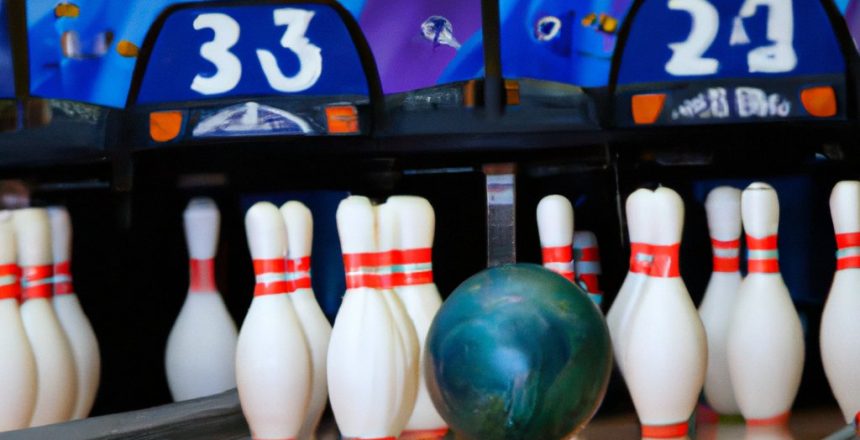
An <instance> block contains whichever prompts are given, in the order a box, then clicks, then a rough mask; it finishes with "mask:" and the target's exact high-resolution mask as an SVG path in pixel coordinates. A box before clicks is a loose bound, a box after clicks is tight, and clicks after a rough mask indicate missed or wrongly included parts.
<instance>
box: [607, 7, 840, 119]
mask: <svg viewBox="0 0 860 440" xmlns="http://www.w3.org/2000/svg"><path fill="white" fill-rule="evenodd" d="M630 20H631V22H630V23H629V26H630V28H629V33H628V34H627V38H626V40H625V42H624V46H623V53H622V54H621V57H620V64H619V66H618V72H617V86H618V93H617V97H618V98H619V99H618V100H617V103H618V119H619V120H618V123H619V124H621V125H628V124H631V123H632V124H639V125H641V124H651V123H664V124H685V123H694V124H700V123H716V122H741V121H747V120H758V121H761V120H779V119H786V118H833V117H842V116H844V114H845V113H844V106H845V99H844V89H845V83H844V75H845V61H844V58H843V55H842V52H841V47H840V44H839V41H838V40H837V37H836V34H835V33H834V31H833V28H832V25H831V23H830V19H829V17H828V14H827V12H826V11H825V10H824V7H823V6H822V4H821V2H819V1H813V0H720V1H715V0H671V1H664V0H644V1H642V2H641V3H640V5H639V8H638V10H636V12H635V14H634V15H633V16H631V17H630Z"/></svg>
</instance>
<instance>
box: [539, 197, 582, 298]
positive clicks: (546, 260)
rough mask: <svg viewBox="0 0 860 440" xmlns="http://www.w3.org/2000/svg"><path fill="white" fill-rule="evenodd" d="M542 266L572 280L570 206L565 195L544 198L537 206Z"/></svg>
mask: <svg viewBox="0 0 860 440" xmlns="http://www.w3.org/2000/svg"><path fill="white" fill-rule="evenodd" d="M537 224H538V236H539V238H540V246H541V256H542V257H543V258H542V259H543V267H545V268H547V269H549V270H551V271H553V272H555V273H557V274H559V275H561V276H563V277H565V278H567V279H568V280H570V282H572V283H575V282H576V277H575V273H574V265H573V247H572V246H573V205H571V204H570V201H569V200H567V198H566V197H564V196H560V195H551V196H546V197H544V198H543V199H542V200H541V201H540V203H538V207H537Z"/></svg>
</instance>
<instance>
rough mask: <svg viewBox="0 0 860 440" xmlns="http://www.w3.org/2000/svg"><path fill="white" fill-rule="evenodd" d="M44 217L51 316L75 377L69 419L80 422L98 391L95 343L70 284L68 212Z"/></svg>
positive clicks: (98, 361) (98, 363)
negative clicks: (49, 261)
mask: <svg viewBox="0 0 860 440" xmlns="http://www.w3.org/2000/svg"><path fill="white" fill-rule="evenodd" d="M48 216H49V217H50V219H51V237H52V240H51V243H52V247H53V254H54V299H53V302H54V313H56V315H57V319H59V321H60V326H62V328H63V331H65V332H66V337H67V338H68V339H69V345H70V346H71V348H72V356H73V357H74V359H75V372H76V373H77V383H78V390H77V393H76V395H77V400H76V401H75V409H74V411H73V412H72V419H73V420H74V419H83V418H86V417H87V416H88V415H89V414H90V410H91V409H92V407H93V401H95V399H96V392H98V390H99V378H100V375H101V356H100V355H99V341H98V339H96V334H95V332H94V331H93V327H92V325H91V324H90V320H89V319H87V315H85V314H84V310H83V309H82V308H81V303H80V301H79V300H78V295H76V294H75V289H74V286H73V284H72V271H71V260H72V223H71V220H70V219H69V212H68V211H67V210H66V208H64V207H59V206H58V207H52V208H48Z"/></svg>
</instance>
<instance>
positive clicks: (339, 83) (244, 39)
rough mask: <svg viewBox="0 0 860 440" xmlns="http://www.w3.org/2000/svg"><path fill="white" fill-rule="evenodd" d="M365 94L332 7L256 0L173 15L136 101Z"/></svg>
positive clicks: (356, 63)
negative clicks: (251, 3)
mask: <svg viewBox="0 0 860 440" xmlns="http://www.w3.org/2000/svg"><path fill="white" fill-rule="evenodd" d="M367 93H368V86H367V80H366V78H365V76H364V72H363V70H362V66H361V60H360V59H359V56H358V54H357V52H356V49H355V45H354V44H353V43H352V40H351V38H350V36H349V32H348V31H347V29H346V27H345V26H344V25H343V23H342V22H341V19H340V17H339V16H338V15H337V13H336V12H335V11H334V10H332V9H331V8H329V7H327V6H322V5H314V4H300V5H284V6H276V5H260V6H243V7H213V8H206V9H183V10H180V11H177V12H176V13H174V14H172V15H170V17H169V18H168V19H167V20H166V21H165V23H164V25H163V27H162V29H161V32H160V33H159V34H158V39H157V41H156V43H155V46H154V47H153V49H152V54H151V56H150V62H149V64H148V66H147V69H146V74H145V75H144V77H143V82H142V84H141V88H140V93H139V94H138V96H137V101H136V102H137V104H151V103H166V102H181V101H198V100H202V99H212V98H224V97H238V96H271V95H281V94H299V95H367Z"/></svg>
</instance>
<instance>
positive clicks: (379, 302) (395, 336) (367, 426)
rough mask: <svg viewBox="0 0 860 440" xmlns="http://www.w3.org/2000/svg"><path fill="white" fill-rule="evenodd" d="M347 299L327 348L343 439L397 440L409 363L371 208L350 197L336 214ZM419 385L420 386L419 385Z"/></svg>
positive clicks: (333, 401)
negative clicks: (387, 292)
mask: <svg viewBox="0 0 860 440" xmlns="http://www.w3.org/2000/svg"><path fill="white" fill-rule="evenodd" d="M337 227H338V235H339V236H340V243H341V249H342V251H343V259H344V270H345V272H346V288H347V290H346V294H345V295H344V297H343V303H342V304H341V306H340V309H339V310H338V312H337V317H336V318H335V321H334V327H333V328H332V333H331V340H330V342H329V348H328V387H329V401H330V402H331V407H332V411H333V412H334V417H335V420H336V421H337V425H338V427H339V429H340V432H341V434H342V436H343V437H344V438H355V439H386V440H393V439H394V438H396V437H397V436H398V435H399V434H400V432H401V431H402V430H403V427H404V425H405V423H406V419H405V418H404V417H403V414H402V413H403V409H402V405H403V404H404V403H405V402H404V401H405V400H406V399H405V395H406V394H407V393H408V390H407V388H408V386H409V384H410V379H409V377H408V376H409V372H407V369H408V365H409V362H410V359H409V357H408V355H407V348H406V347H405V346H404V343H403V338H402V337H401V335H400V334H399V328H398V324H397V321H396V320H395V318H394V316H393V314H392V312H391V310H390V308H389V305H388V304H389V303H388V302H387V300H386V298H385V293H384V291H382V290H380V287H381V286H382V280H381V277H380V275H379V268H378V265H379V253H378V242H377V236H376V232H377V230H376V219H375V215H374V209H373V206H372V205H371V203H370V200H368V199H367V198H366V197H359V196H353V197H348V198H346V199H345V200H343V201H342V202H341V203H340V206H338V210H337ZM416 383H417V381H416Z"/></svg>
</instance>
